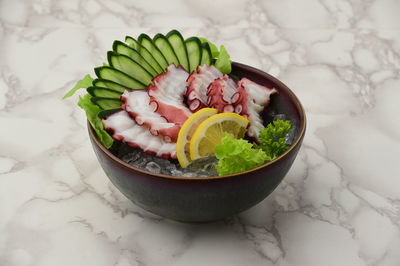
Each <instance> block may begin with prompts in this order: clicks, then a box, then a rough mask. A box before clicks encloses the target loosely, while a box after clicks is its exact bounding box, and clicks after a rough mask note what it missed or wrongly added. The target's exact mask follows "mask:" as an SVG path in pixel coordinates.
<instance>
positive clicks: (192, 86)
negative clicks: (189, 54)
mask: <svg viewBox="0 0 400 266" xmlns="http://www.w3.org/2000/svg"><path fill="white" fill-rule="evenodd" d="M222 76H223V74H222V73H221V72H220V71H219V70H218V69H217V68H216V67H214V66H208V65H203V66H198V67H197V71H195V72H192V73H191V74H190V75H189V77H188V79H187V82H188V86H187V89H186V93H185V96H186V97H187V105H188V106H189V109H190V111H192V112H196V111H198V110H200V109H201V108H204V107H207V106H208V105H207V98H208V97H207V89H208V86H209V85H210V83H211V82H212V81H213V80H215V79H216V78H219V77H222Z"/></svg>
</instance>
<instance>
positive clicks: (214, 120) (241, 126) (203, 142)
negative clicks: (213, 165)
mask: <svg viewBox="0 0 400 266" xmlns="http://www.w3.org/2000/svg"><path fill="white" fill-rule="evenodd" d="M248 124H249V120H248V119H247V118H245V117H243V116H241V115H238V114H236V113H220V114H215V115H212V116H210V117H209V118H207V119H205V120H204V121H203V122H201V123H200V125H198V127H197V128H196V130H195V131H194V133H193V135H192V138H191V140H190V149H189V151H190V159H191V160H192V161H194V160H196V159H199V158H202V157H206V156H209V155H212V154H214V149H215V146H217V145H219V144H220V143H221V137H222V133H223V132H227V133H229V134H231V135H232V136H233V137H234V138H243V137H244V134H245V132H246V128H247V125H248Z"/></svg>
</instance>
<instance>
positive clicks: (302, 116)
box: [87, 62, 307, 182]
mask: <svg viewBox="0 0 400 266" xmlns="http://www.w3.org/2000/svg"><path fill="white" fill-rule="evenodd" d="M232 65H235V66H238V67H241V68H244V69H246V70H250V71H253V72H256V74H259V75H263V76H267V78H268V79H270V80H272V81H273V82H274V83H276V84H278V85H279V86H280V87H284V88H285V89H286V90H287V91H288V94H289V97H291V98H292V99H294V104H295V106H296V108H297V109H298V110H299V111H300V121H301V122H302V123H301V125H300V133H299V134H298V135H297V138H296V139H295V141H294V142H293V144H292V145H291V146H290V147H289V149H287V150H286V151H285V152H284V153H282V154H281V155H280V156H278V157H277V158H275V159H274V160H272V161H269V162H267V163H265V164H263V165H260V166H257V167H256V168H253V169H250V170H247V171H244V172H240V173H235V174H230V175H222V176H210V177H184V176H170V175H164V174H156V173H151V172H148V171H145V170H142V169H140V168H136V167H134V166H132V165H130V164H128V163H126V162H124V161H123V160H121V159H119V158H118V157H117V156H115V155H114V154H112V153H111V152H110V151H109V150H108V149H107V148H106V147H104V146H103V144H101V143H100V141H99V140H98V139H97V137H96V136H95V134H94V131H93V128H92V126H91V124H90V122H89V121H88V120H87V127H88V132H89V137H90V138H91V139H92V140H93V141H94V143H95V144H96V146H97V147H99V149H100V150H101V151H102V152H103V153H104V154H106V155H107V156H108V157H109V158H110V159H111V160H113V161H115V162H116V163H118V164H120V165H122V166H124V167H126V168H128V169H130V170H132V171H136V172H140V173H142V174H145V175H149V176H153V177H158V178H166V179H173V180H184V181H190V182H196V181H209V180H219V179H225V178H231V177H235V176H241V175H245V174H248V173H252V172H255V171H258V170H260V169H262V168H265V167H268V166H269V165H272V164H275V163H277V162H278V161H280V160H281V159H282V158H283V157H285V156H286V155H287V154H288V153H290V152H291V151H292V150H293V149H294V148H295V147H296V146H297V145H299V143H300V141H301V140H302V138H303V137H304V135H305V130H306V124H307V121H306V114H305V111H304V108H303V106H302V104H301V102H300V100H299V98H298V97H297V96H296V95H295V94H294V93H293V91H292V90H291V89H289V87H288V86H286V84H284V83H283V82H282V81H280V80H279V79H277V78H275V77H273V76H272V75H270V74H268V73H266V72H264V71H262V70H260V69H257V68H255V67H252V66H249V65H245V64H242V63H238V62H232Z"/></svg>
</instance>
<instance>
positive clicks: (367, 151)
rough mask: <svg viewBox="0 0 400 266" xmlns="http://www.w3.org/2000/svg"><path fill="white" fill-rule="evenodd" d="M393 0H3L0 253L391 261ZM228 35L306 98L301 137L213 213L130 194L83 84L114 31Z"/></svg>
mask: <svg viewBox="0 0 400 266" xmlns="http://www.w3.org/2000/svg"><path fill="white" fill-rule="evenodd" d="M399 11H400V1H398V0H368V1H361V0H304V1H295V0H268V1H262V0H248V1H238V0H237V1H228V0H223V1H203V0H201V1H198V0H196V1H194V0H189V1H183V0H169V1H148V0H136V1H128V0H116V1H106V0H71V1H55V0H54V1H51V0H32V1H22V0H18V1H17V0H0V125H1V126H0V128H1V129H0V265H1V266H17V265H18V266H20V265H32V266H47V265H49V266H54V265H57V266H63V265H66V266H70V265H74V266H80V265H84V266H88V265H95V266H103V265H104V266H106V265H107V266H108V265H114V266H127V265H138V266H142V265H144V266H146V265H160V266H161V265H174V266H175V265H176V266H178V265H190V266H192V265H194V266H196V265H199V266H202V265H263V266H267V265H281V266H284V265H285V266H286V265H300V266H302V265H304V266H313V265H315V266H324V265H341V266H345V265H349V266H357V265H377V266H398V265H400V161H399V158H400V152H399V151H400V123H399V119H398V115H399V113H400V104H399V103H400V100H399V99H400V17H399ZM172 28H177V29H179V30H181V31H182V33H183V34H184V35H185V36H189V35H199V36H205V37H207V38H209V39H211V40H213V41H214V42H216V43H217V44H224V45H225V46H226V47H227V49H228V51H229V52H230V54H231V56H232V58H233V59H234V60H235V61H238V62H242V63H245V64H249V65H252V66H255V67H258V68H261V69H263V70H264V71H267V72H268V73H270V74H272V75H274V76H276V77H278V78H279V79H281V80H282V81H283V82H285V83H286V84H288V86H289V87H290V88H292V89H293V91H295V93H296V94H297V95H298V96H299V98H300V99H301V101H302V103H303V105H304V107H305V109H306V112H307V118H308V128H307V134H306V137H305V139H304V144H303V146H302V149H301V150H300V153H299V156H298V157H297V159H296V161H295V163H294V165H293V167H292V169H291V170H290V172H289V173H288V175H287V176H286V178H285V179H284V181H283V183H282V184H280V185H279V187H278V188H277V189H276V190H275V191H274V192H273V193H272V194H271V195H270V196H269V197H268V198H267V199H265V200H264V201H263V202H261V203H259V204H258V205H256V206H255V207H253V208H252V209H250V210H248V211H246V212H243V213H241V214H239V215H237V216H235V217H231V218H227V219H225V220H223V221H220V222H215V223H210V224H199V225H194V224H181V223H177V222H173V221H169V220H166V219H163V218H160V217H158V216H155V215H153V214H150V213H148V212H146V211H144V210H142V209H141V208H139V207H137V206H135V205H133V204H132V203H131V202H129V201H128V200H127V199H126V198H125V197H124V196H123V195H122V194H121V193H120V192H119V191H118V190H116V188H115V187H114V186H113V185H112V184H111V183H110V181H109V180H108V178H107V177H106V176H105V174H104V173H103V171H102V170H101V169H100V166H99V163H98V162H97V160H96V158H95V155H94V153H93V150H92V149H91V145H90V143H89V139H88V135H87V132H86V125H85V116H84V113H83V112H82V111H81V110H80V109H79V108H77V106H76V99H77V98H76V97H77V96H76V97H75V98H73V99H68V100H61V97H62V96H63V95H64V93H65V92H66V91H67V90H69V89H70V88H71V87H72V86H73V84H74V83H75V82H76V80H78V79H80V78H82V77H83V76H84V75H85V74H87V73H91V71H92V69H93V67H94V66H96V65H100V64H102V62H103V61H105V52H106V51H107V50H108V49H110V48H111V44H112V41H113V40H114V39H123V38H124V36H125V35H132V36H137V35H138V34H139V33H141V32H147V33H149V34H154V33H157V32H165V33H166V32H167V31H169V30H170V29H172Z"/></svg>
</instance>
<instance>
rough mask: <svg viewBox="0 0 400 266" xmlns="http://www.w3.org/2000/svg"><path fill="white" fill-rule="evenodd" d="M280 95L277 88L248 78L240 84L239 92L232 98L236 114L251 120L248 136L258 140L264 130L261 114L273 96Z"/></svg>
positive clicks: (243, 79)
mask: <svg viewBox="0 0 400 266" xmlns="http://www.w3.org/2000/svg"><path fill="white" fill-rule="evenodd" d="M275 93H278V91H277V90H276V89H275V88H272V89H271V88H268V87H265V86H262V85H260V84H257V83H255V82H253V81H251V80H249V79H247V78H242V79H241V80H240V81H239V82H238V88H237V92H236V93H235V94H234V95H233V96H232V104H233V106H234V111H235V113H238V114H240V115H243V116H245V117H247V118H248V119H249V120H250V123H249V128H248V130H247V135H248V136H250V137H254V138H256V139H257V137H258V135H259V133H260V131H261V129H263V128H264V125H263V120H262V118H261V115H260V113H261V112H262V110H263V109H264V107H265V106H267V105H268V103H269V101H270V97H271V95H272V94H275Z"/></svg>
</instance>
